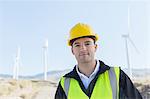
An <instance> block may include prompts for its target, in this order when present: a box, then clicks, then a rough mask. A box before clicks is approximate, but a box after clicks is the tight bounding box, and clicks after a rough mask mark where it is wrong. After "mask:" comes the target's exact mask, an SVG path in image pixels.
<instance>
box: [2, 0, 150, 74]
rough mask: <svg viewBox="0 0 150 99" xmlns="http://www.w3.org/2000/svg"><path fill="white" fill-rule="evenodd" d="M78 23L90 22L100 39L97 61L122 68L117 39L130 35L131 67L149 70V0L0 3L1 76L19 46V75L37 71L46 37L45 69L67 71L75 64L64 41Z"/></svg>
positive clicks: (121, 48)
mask: <svg viewBox="0 0 150 99" xmlns="http://www.w3.org/2000/svg"><path fill="white" fill-rule="evenodd" d="M128 8H130V14H129V17H128ZM128 19H130V28H128ZM79 22H81V23H86V24H89V25H90V26H91V27H92V28H93V29H94V31H95V33H97V34H98V35H99V38H100V40H99V41H98V42H97V44H98V50H97V52H96V59H100V60H102V61H103V62H104V63H106V64H107V65H110V66H120V67H121V68H127V67H128V66H127V58H126V50H125V40H124V38H123V37H122V35H123V34H128V33H129V36H130V38H131V39H132V41H133V42H134V44H135V45H136V47H137V49H138V52H137V51H136V50H135V48H134V47H133V45H132V44H131V42H128V48H129V60H130V65H131V66H132V68H136V69H143V68H150V61H149V60H150V2H149V1H148V0H145V1H144V0H137V1H136V0H132V1H129V0H128V1H126V0H120V1H119V0H112V1H109V0H106V1H104V0H99V1H98V0H92V1H90V0H86V1H85V0H77V1H76V0H71V1H69V0H62V1H60V0H20V1H19V0H0V74H10V75H11V74H13V66H14V60H15V56H16V52H17V47H18V46H19V47H20V63H21V65H20V67H19V75H35V74H38V73H42V72H43V70H44V67H43V66H44V64H43V49H42V47H43V45H44V42H45V39H48V71H53V70H65V69H72V68H73V67H74V65H75V64H76V60H75V57H74V56H73V55H72V53H71V49H70V47H69V46H67V40H68V37H69V31H70V29H71V28H72V27H73V26H74V25H75V24H77V23H79Z"/></svg>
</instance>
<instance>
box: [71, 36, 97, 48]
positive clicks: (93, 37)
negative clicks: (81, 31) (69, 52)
mask: <svg viewBox="0 0 150 99" xmlns="http://www.w3.org/2000/svg"><path fill="white" fill-rule="evenodd" d="M86 37H88V38H91V39H93V41H94V44H95V42H96V38H95V36H82V37H78V38H75V39H72V40H71V41H70V44H71V46H72V44H73V42H74V41H75V40H77V39H79V38H86Z"/></svg>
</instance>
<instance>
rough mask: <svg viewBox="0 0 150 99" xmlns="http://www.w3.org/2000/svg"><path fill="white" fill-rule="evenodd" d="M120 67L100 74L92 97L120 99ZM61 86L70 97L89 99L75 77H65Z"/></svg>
mask: <svg viewBox="0 0 150 99" xmlns="http://www.w3.org/2000/svg"><path fill="white" fill-rule="evenodd" d="M119 71H120V70H119V68H118V67H114V68H113V67H111V68H110V69H109V70H108V71H105V72H104V73H103V74H100V75H99V77H98V79H97V81H96V84H95V87H94V89H93V92H92V95H91V98H90V99H99V98H101V99H118V97H119V74H120V72H119ZM61 86H62V87H63V89H64V92H65V94H66V96H67V97H68V99H89V97H88V96H87V95H86V94H85V93H84V92H83V91H82V89H81V88H80V85H79V83H78V81H76V80H75V79H73V78H67V77H63V78H62V79H61Z"/></svg>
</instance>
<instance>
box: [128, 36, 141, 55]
mask: <svg viewBox="0 0 150 99" xmlns="http://www.w3.org/2000/svg"><path fill="white" fill-rule="evenodd" d="M128 39H129V41H130V42H131V44H132V45H133V47H134V48H135V50H136V52H137V53H139V50H138V49H137V47H136V46H135V44H134V42H133V41H132V39H131V38H130V37H128Z"/></svg>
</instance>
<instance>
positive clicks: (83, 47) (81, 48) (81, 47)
mask: <svg viewBox="0 0 150 99" xmlns="http://www.w3.org/2000/svg"><path fill="white" fill-rule="evenodd" d="M80 50H81V51H82V50H86V46H85V44H84V43H82V44H81V46H80Z"/></svg>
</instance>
